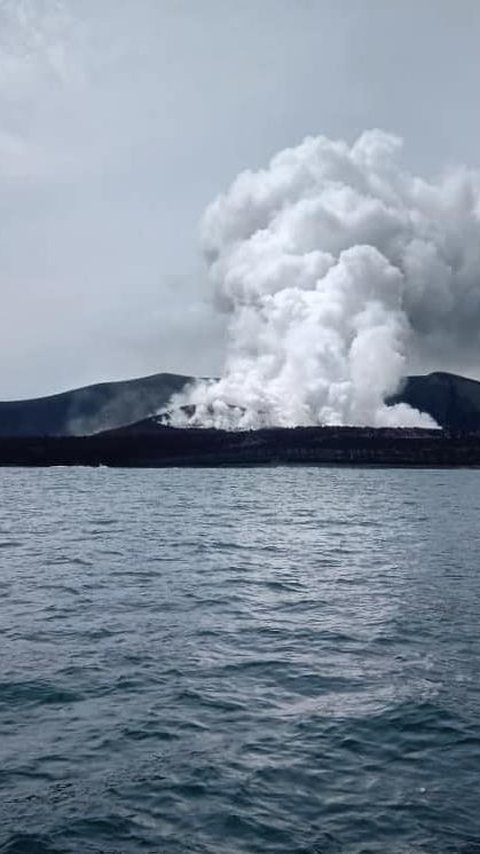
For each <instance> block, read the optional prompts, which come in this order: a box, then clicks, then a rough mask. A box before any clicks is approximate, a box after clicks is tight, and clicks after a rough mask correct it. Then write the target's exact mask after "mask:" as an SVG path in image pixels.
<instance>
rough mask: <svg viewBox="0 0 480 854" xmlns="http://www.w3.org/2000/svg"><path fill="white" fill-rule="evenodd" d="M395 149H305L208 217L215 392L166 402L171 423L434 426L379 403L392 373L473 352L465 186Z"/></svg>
mask: <svg viewBox="0 0 480 854" xmlns="http://www.w3.org/2000/svg"><path fill="white" fill-rule="evenodd" d="M401 146H402V142H401V140H400V139H398V138H397V137H395V136H392V135H389V134H386V133H384V132H382V131H380V130H372V131H368V132H365V133H363V134H362V135H361V136H360V137H359V138H358V139H357V140H356V141H355V142H354V144H353V145H351V146H349V145H348V144H347V143H346V142H344V141H332V140H330V139H327V138H326V137H323V136H319V137H315V138H313V137H311V138H307V139H305V140H304V142H302V144H301V145H299V146H298V147H296V148H290V149H286V150H284V151H281V152H280V153H279V154H277V155H276V156H275V157H274V158H273V159H272V160H271V162H270V164H269V165H268V167H267V168H266V169H263V170H260V171H257V172H252V171H247V172H243V173H242V174H240V175H239V176H238V177H237V179H236V180H235V181H234V182H233V184H232V185H231V187H230V189H229V190H228V191H227V192H226V193H225V194H224V195H221V196H219V197H218V198H217V199H216V200H215V201H214V202H213V203H212V204H211V205H210V206H209V207H208V209H207V210H206V212H205V215H204V217H203V221H202V224H201V236H202V245H203V252H204V255H205V259H206V262H207V265H208V270H209V277H210V281H211V284H212V286H213V288H214V290H215V294H216V300H217V303H218V306H219V308H221V310H222V311H224V312H226V313H227V314H228V317H229V336H228V349H227V356H226V361H225V366H224V371H223V375H222V378H221V379H220V380H219V381H214V382H199V383H196V384H194V385H193V386H191V387H190V388H189V390H188V392H187V393H186V394H183V395H179V396H176V398H174V400H173V401H172V406H173V408H174V409H175V414H174V416H173V417H174V422H175V423H177V424H179V425H183V426H189V425H192V424H202V425H204V426H215V427H223V428H225V427H226V428H228V427H230V428H256V427H260V426H264V425H279V426H293V425H315V424H331V425H333V424H338V425H341V424H345V425H369V426H377V427H379V426H389V425H391V426H435V425H434V422H432V420H431V419H430V417H429V416H428V415H426V414H424V413H420V412H418V411H416V410H414V409H411V408H410V407H408V406H406V405H404V404H400V405H396V406H387V405H386V404H385V400H386V399H387V398H388V396H389V395H391V394H392V393H394V392H395V391H396V390H397V389H398V387H399V384H400V382H401V379H402V377H403V376H404V375H405V373H406V369H407V366H408V365H410V364H412V363H415V364H416V365H422V364H429V363H432V362H434V361H435V359H436V358H437V357H439V356H440V355H441V357H442V363H445V361H446V360H448V359H449V358H451V359H452V360H455V359H456V358H457V357H458V356H459V353H462V354H463V355H465V354H468V356H469V358H472V355H473V357H474V356H475V353H476V352H477V348H478V343H479V332H478V330H479V321H480V239H479V238H480V223H479V216H480V174H479V173H476V172H471V171H468V170H466V169H460V170H458V169H457V170H456V171H454V172H451V173H449V174H447V175H445V176H443V177H442V178H441V179H439V180H438V181H435V182H430V181H427V180H425V179H422V178H420V177H417V176H415V175H412V174H409V173H408V172H406V171H404V170H403V169H402V167H401V164H400V158H399V154H400V151H401ZM182 407H186V408H183V409H182ZM192 413H193V414H192Z"/></svg>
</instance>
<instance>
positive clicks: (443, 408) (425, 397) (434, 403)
mask: <svg viewBox="0 0 480 854" xmlns="http://www.w3.org/2000/svg"><path fill="white" fill-rule="evenodd" d="M400 401H403V402H405V403H408V404H410V406H413V407H415V409H420V410H421V411H422V412H428V414H429V415H431V416H432V418H434V419H435V421H436V422H437V424H439V425H440V427H444V428H448V429H450V430H461V431H467V432H469V431H477V430H480V382H477V381H476V380H470V379H467V378H466V377H460V376H457V375H456V374H447V373H441V372H436V373H433V374H427V375H426V376H412V377H407V379H406V380H405V384H404V386H403V388H402V389H401V390H400V392H399V393H398V394H397V395H396V396H395V397H394V398H393V399H392V401H391V402H394V403H397V402H400Z"/></svg>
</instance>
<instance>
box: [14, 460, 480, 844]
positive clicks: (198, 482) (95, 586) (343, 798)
mask: <svg viewBox="0 0 480 854" xmlns="http://www.w3.org/2000/svg"><path fill="white" fill-rule="evenodd" d="M0 495H1V503H0V593H1V618H0V632H1V635H0V787H1V790H0V851H1V852H2V854H5V852H9V854H20V852H22V854H53V852H75V854H76V852H78V854H89V852H105V854H114V852H115V854H137V852H138V854H140V852H162V854H163V852H166V854H170V853H171V854H176V853H177V852H178V854H183V853H184V852H195V854H197V852H198V854H202V852H205V854H213V852H215V854H217V852H218V854H232V853H233V854H234V852H288V854H296V853H298V854H300V852H302V854H310V852H311V854H323V853H324V852H325V854H334V852H341V854H360V852H393V854H396V852H405V854H407V852H408V854H413V853H414V852H427V854H436V852H438V853H439V854H445V852H447V854H448V852H452V854H453V852H459V854H460V852H461V854H475V852H480V566H479V563H480V528H479V513H480V473H479V472H477V471H466V470H465V471H433V470H419V471H414V470H395V471H393V470H392V471H389V470H384V469H376V470H374V469H368V470H367V469H364V470H361V469H334V468H313V467H312V468H281V467H279V468H269V469H237V470H229V469H222V470H208V469H196V470H188V469H182V470H179V469H171V470H157V471H155V470H153V471H128V470H118V471H115V470H108V469H98V470H82V469H52V470H21V469H16V470H15V469H11V470H1V471H0Z"/></svg>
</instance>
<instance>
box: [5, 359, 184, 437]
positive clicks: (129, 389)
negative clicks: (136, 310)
mask: <svg viewBox="0 0 480 854" xmlns="http://www.w3.org/2000/svg"><path fill="white" fill-rule="evenodd" d="M189 380H190V377H184V376H180V375H177V374H154V375H153V376H150V377H142V378H141V379H134V380H125V381H122V382H112V383H101V384H99V385H92V386H86V387H85V388H79V389H75V390H73V391H66V392H63V393H62V394H56V395H52V396H51V397H40V398H37V399H35V400H18V401H17V400H16V401H7V402H4V403H1V402H0V436H82V435H89V434H91V433H98V432H100V431H102V430H111V429H113V428H115V427H123V426H125V425H127V424H132V423H133V422H135V421H141V420H142V419H144V418H148V416H150V415H154V414H155V412H157V411H158V409H160V408H161V407H162V406H165V404H166V403H168V401H169V399H170V397H171V396H172V394H174V393H175V392H177V391H180V389H182V388H183V387H184V386H185V384H186V383H187V382H188V381H189Z"/></svg>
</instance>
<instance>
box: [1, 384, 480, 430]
mask: <svg viewBox="0 0 480 854" xmlns="http://www.w3.org/2000/svg"><path fill="white" fill-rule="evenodd" d="M191 379H192V378H191V377H186V376H181V375H178V374H154V375H153V376H150V377H143V378H141V379H134V380H126V381H123V382H112V383H102V384H100V385H93V386H87V387H85V388H80V389H75V390H73V391H67V392H64V393H63V394H57V395H53V396H51V397H43V398H38V399H35V400H22V401H8V402H4V403H0V436H82V435H90V434H93V433H99V432H101V431H105V430H112V429H115V428H117V427H123V426H127V425H129V424H135V422H140V421H144V419H146V418H149V417H150V416H152V415H154V414H155V413H156V412H158V410H159V409H161V408H162V407H164V406H166V405H167V403H168V401H169V399H170V397H171V395H172V394H174V393H175V392H178V391H180V390H181V389H182V388H183V387H184V386H185V385H186V384H187V383H188V382H190V381H191ZM399 401H404V402H405V403H409V404H410V405H411V406H414V407H415V408H416V409H420V410H422V411H423V412H428V414H429V415H431V416H432V417H433V418H434V419H435V421H436V422H437V423H438V424H439V425H440V426H441V427H445V428H448V429H451V430H460V431H480V382H476V381H475V380H470V379H466V378H465V377H460V376H456V375H455V374H447V373H433V374H428V375H427V376H412V377H408V378H407V379H406V381H405V384H404V387H403V388H402V390H401V391H400V392H399V393H398V394H397V395H396V396H395V397H394V398H392V399H391V401H390V402H392V403H394V402H395V403H397V402H399Z"/></svg>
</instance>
